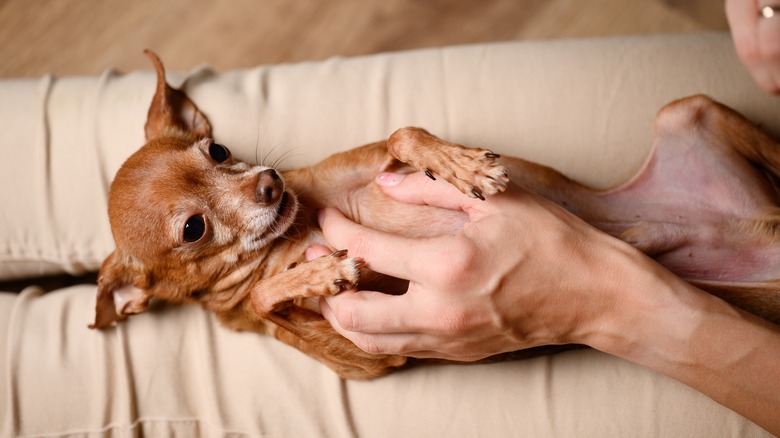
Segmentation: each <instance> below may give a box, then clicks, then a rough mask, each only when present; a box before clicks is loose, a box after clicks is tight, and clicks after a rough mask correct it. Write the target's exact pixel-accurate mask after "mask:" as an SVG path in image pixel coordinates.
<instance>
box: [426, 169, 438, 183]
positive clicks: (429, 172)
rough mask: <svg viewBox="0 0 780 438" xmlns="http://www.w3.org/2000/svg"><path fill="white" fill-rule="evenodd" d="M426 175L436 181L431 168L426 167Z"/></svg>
mask: <svg viewBox="0 0 780 438" xmlns="http://www.w3.org/2000/svg"><path fill="white" fill-rule="evenodd" d="M425 175H426V176H427V177H428V178H430V179H432V180H434V181H436V178H435V177H434V176H433V173H431V170H430V169H425Z"/></svg>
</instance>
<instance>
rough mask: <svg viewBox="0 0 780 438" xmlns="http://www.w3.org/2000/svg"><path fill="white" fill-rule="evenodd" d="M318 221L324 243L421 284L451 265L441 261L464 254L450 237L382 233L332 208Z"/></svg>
mask: <svg viewBox="0 0 780 438" xmlns="http://www.w3.org/2000/svg"><path fill="white" fill-rule="evenodd" d="M318 220H319V223H320V227H321V228H322V232H323V234H324V236H325V240H327V241H328V243H329V244H331V245H333V246H334V247H335V248H345V249H347V250H348V251H349V254H350V256H352V257H362V258H363V259H364V260H365V261H366V262H367V263H368V267H369V268H370V269H371V270H373V271H376V272H379V273H382V274H386V275H390V276H392V277H397V278H402V279H405V280H410V281H414V282H417V283H421V284H428V283H429V281H428V279H429V278H430V276H431V273H434V274H435V273H436V272H438V271H441V270H442V269H446V267H447V266H450V265H446V264H445V263H443V262H442V261H444V260H448V259H451V258H452V257H451V255H452V254H454V255H458V254H459V253H463V252H464V251H462V250H459V248H458V245H459V243H458V242H457V241H456V240H455V239H454V238H453V237H452V236H442V237H437V238H433V239H411V238H407V237H401V236H397V235H393V234H388V233H383V232H381V231H376V230H372V229H370V228H367V227H364V226H362V225H359V224H356V223H355V222H352V221H351V220H349V219H347V218H346V217H344V215H343V214H341V212H339V211H338V210H336V209H333V208H325V209H323V210H320V212H319V214H318ZM434 260H435V261H438V263H432V261H434ZM436 268H441V269H436Z"/></svg>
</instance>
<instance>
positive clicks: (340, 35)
mask: <svg viewBox="0 0 780 438" xmlns="http://www.w3.org/2000/svg"><path fill="white" fill-rule="evenodd" d="M727 29H728V26H727V23H726V20H725V15H724V12H723V1H721V0H717V1H716V0H162V1H160V0H131V1H125V0H0V77H19V76H40V75H42V74H46V73H51V74H54V75H84V74H98V73H100V72H101V71H103V70H105V69H106V68H109V67H116V68H118V69H120V70H122V71H128V70H131V69H138V68H149V65H148V63H147V60H146V58H145V57H143V56H142V53H141V52H142V50H143V49H144V48H147V47H148V48H151V49H154V50H156V51H157V52H158V53H159V54H160V55H161V56H162V58H163V59H165V61H166V63H167V65H168V68H169V69H171V70H188V69H191V68H193V67H195V66H198V65H201V64H204V63H208V64H211V65H212V66H214V67H215V68H217V69H218V70H227V69H231V68H237V67H250V66H254V65H259V64H269V63H280V62H295V61H301V60H318V59H324V58H328V57H331V56H337V55H341V56H351V55H361V54H368V53H375V52H381V51H391V50H404V49H412V48H419V47H430V46H441V45H449V44H463V43H474V42H483V41H506V40H521V39H551V38H572V37H592V36H602V35H629V34H647V33H676V32H697V31H706V30H727Z"/></svg>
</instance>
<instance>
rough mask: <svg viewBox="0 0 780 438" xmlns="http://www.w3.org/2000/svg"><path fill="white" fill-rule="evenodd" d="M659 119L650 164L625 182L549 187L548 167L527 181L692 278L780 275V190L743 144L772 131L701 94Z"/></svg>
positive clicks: (556, 181)
mask: <svg viewBox="0 0 780 438" xmlns="http://www.w3.org/2000/svg"><path fill="white" fill-rule="evenodd" d="M656 129H657V135H656V138H655V141H654V144H653V150H652V153H651V155H650V157H649V159H648V161H647V163H646V164H645V166H644V168H643V169H642V170H641V171H640V172H639V174H638V175H637V176H636V177H635V178H633V179H632V180H631V181H629V182H628V183H626V184H624V185H623V186H621V187H618V188H615V189H612V190H608V191H603V192H599V191H595V190H591V189H589V188H587V187H584V186H582V185H580V184H578V183H576V182H572V181H570V180H568V179H566V178H565V177H563V176H559V177H558V178H552V183H553V184H546V185H543V186H541V189H540V186H539V185H538V184H534V181H533V179H534V178H533V174H536V175H541V174H542V173H541V172H540V171H538V170H535V169H533V168H531V167H529V168H527V169H526V171H527V172H528V173H529V174H531V175H530V176H526V177H525V178H520V180H521V185H527V186H531V187H534V189H535V190H537V191H539V192H540V193H541V194H542V195H544V196H546V197H548V198H550V199H552V200H555V201H556V202H558V203H560V204H561V205H563V206H564V207H566V208H568V209H569V210H570V211H572V212H573V213H575V214H576V215H578V216H580V217H581V218H582V219H584V220H586V221H587V222H589V223H591V224H593V225H594V226H596V227H598V228H600V229H602V230H604V231H606V232H608V233H610V234H612V235H614V236H616V237H619V238H621V239H623V240H626V241H627V242H629V243H631V244H633V245H635V246H636V247H637V248H639V249H641V250H642V251H644V252H645V253H647V254H648V255H650V256H652V257H654V258H655V259H656V260H658V261H659V262H660V263H661V264H663V265H664V266H665V267H666V268H668V269H669V270H671V271H672V272H675V273H676V274H678V275H680V276H681V277H683V278H686V279H689V280H707V281H717V282H760V281H770V280H777V279H780V237H779V236H780V208H779V207H778V205H780V203H779V202H778V194H777V191H776V189H775V187H774V186H773V184H772V183H771V182H770V180H769V178H767V177H766V174H765V172H764V171H761V170H759V169H758V168H757V167H755V166H754V165H753V164H751V163H750V162H749V161H748V159H747V158H746V157H745V156H744V155H742V152H740V151H745V150H757V149H758V148H757V146H754V145H758V143H759V141H763V142H771V140H769V139H767V138H766V137H759V134H756V133H755V132H754V127H753V126H751V125H749V122H747V121H745V120H744V119H742V118H741V117H739V116H738V115H736V113H733V114H732V113H731V112H729V110H727V109H725V108H724V107H718V106H716V105H715V104H712V103H711V101H708V100H706V98H701V97H698V98H691V99H687V100H684V101H680V102H678V103H675V104H672V105H670V106H669V107H667V108H666V109H664V110H662V112H661V113H660V114H659V118H658V121H657V126H656ZM772 146H776V145H772ZM767 153H776V152H774V148H769V151H768V152H766V151H765V152H763V154H764V155H761V154H758V155H759V156H763V157H764V158H766V155H765V154H767ZM521 166H526V165H525V164H522V163H521ZM523 179H525V181H526V182H528V184H524V183H523V182H522V180H523ZM548 179H549V178H548Z"/></svg>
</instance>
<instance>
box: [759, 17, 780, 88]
mask: <svg viewBox="0 0 780 438" xmlns="http://www.w3.org/2000/svg"><path fill="white" fill-rule="evenodd" d="M769 11H771V12H769ZM758 47H759V51H760V53H761V59H762V61H763V64H764V67H765V68H766V69H767V71H768V76H769V78H768V79H767V81H766V83H765V84H762V87H763V88H764V89H765V90H766V91H769V92H770V93H775V94H777V93H780V9H778V8H777V7H776V6H775V7H769V9H768V10H767V12H766V14H765V15H764V18H761V19H759V22H758Z"/></svg>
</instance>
